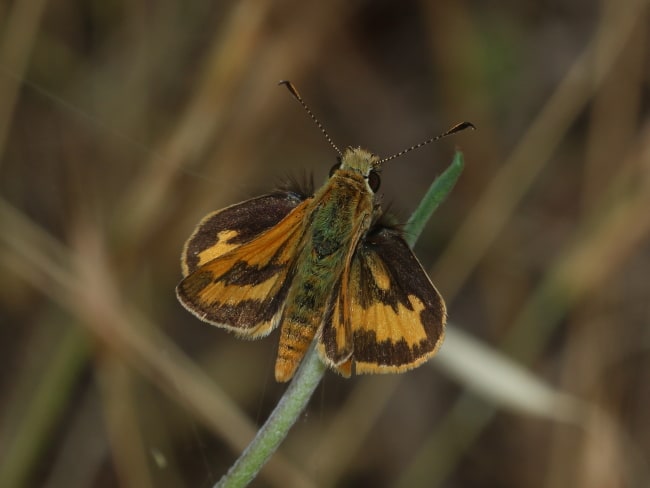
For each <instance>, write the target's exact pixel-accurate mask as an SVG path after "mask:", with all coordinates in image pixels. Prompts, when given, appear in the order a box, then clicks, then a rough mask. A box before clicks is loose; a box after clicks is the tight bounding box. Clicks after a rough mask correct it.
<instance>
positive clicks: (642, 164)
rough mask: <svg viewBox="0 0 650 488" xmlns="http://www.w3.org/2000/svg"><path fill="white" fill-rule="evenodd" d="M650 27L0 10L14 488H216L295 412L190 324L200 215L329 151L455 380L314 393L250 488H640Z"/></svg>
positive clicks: (307, 9)
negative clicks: (363, 203) (278, 420)
mask: <svg viewBox="0 0 650 488" xmlns="http://www.w3.org/2000/svg"><path fill="white" fill-rule="evenodd" d="M648 18H649V17H648V2H647V1H642V0H625V1H623V2H615V1H613V0H603V1H602V2H599V1H587V0H547V1H536V2H535V1H527V2H516V1H508V0H502V1H493V2H478V1H456V2H433V1H419V2H412V1H407V2H396V1H393V2H391V1H384V0H381V1H375V2H371V1H340V0H335V1H331V2H298V1H291V0H281V1H277V2H265V1H262V0H243V1H239V2H235V1H216V2H215V1H207V0H199V1H195V2H181V1H179V0H159V1H153V2H152V1H138V0H136V1H131V2H117V1H113V0H95V1H93V0H89V1H67V2H46V1H44V0H20V1H13V2H12V1H9V2H6V1H5V2H0V303H1V305H0V324H1V327H0V357H1V358H2V359H1V362H0V486H3V487H5V486H6V487H20V486H44V487H63V486H65V487H69V486H74V487H113V486H120V487H148V486H159V487H163V486H165V487H166V486H169V487H177V486H193V487H207V486H212V484H213V483H214V482H216V481H217V480H218V479H219V478H220V477H221V475H222V474H223V473H224V472H225V471H226V470H227V468H228V467H229V466H230V465H231V463H232V462H233V461H234V460H235V459H236V457H237V456H238V454H239V452H241V450H242V449H243V448H244V447H245V446H246V445H247V443H248V442H249V441H250V440H251V438H252V436H253V435H254V432H255V430H256V429H257V426H259V425H261V424H262V423H263V422H264V420H265V419H266V417H267V416H268V414H269V412H270V411H271V410H272V408H273V407H274V405H275V404H276V402H277V401H278V399H279V398H280V397H281V395H282V393H283V392H284V390H285V388H286V385H279V384H276V383H275V381H274V380H273V363H274V360H275V354H276V350H277V341H278V337H277V333H274V334H272V335H271V336H270V337H268V338H266V339H265V340H260V341H254V342H248V341H241V340H238V339H236V338H234V337H233V336H232V335H231V334H228V333H227V332H225V331H223V330H220V329H217V328H215V327H211V326H209V325H207V324H203V323H201V322H199V321H198V320H197V319H195V318H194V317H193V316H191V315H190V314H189V313H187V312H186V311H185V310H184V309H182V307H181V306H180V305H179V304H178V303H177V301H176V299H175V296H174V287H175V285H176V283H177V282H178V281H179V279H180V263H179V257H180V252H181V248H182V246H183V243H184V241H185V240H186V239H187V237H188V236H189V235H190V233H191V232H192V230H193V228H194V226H195V225H196V223H197V222H198V221H199V220H200V219H201V217H202V216H203V215H204V214H206V213H208V212H209V211H212V210H215V209H219V208H222V207H224V206H226V205H229V204H232V203H235V202H239V201H242V200H245V199H247V198H249V197H252V196H255V195H259V194H262V193H264V192H267V191H269V190H270V189H272V188H273V187H274V185H276V184H277V183H279V182H281V181H282V180H283V179H284V178H285V177H286V176H287V175H295V176H297V177H299V178H301V177H302V176H303V175H311V174H313V175H314V179H315V182H316V183H317V184H320V183H321V182H322V181H324V178H325V177H326V175H327V172H328V170H329V168H330V167H331V166H332V165H333V163H334V162H335V157H336V154H335V153H334V152H333V151H332V149H331V147H330V146H329V145H328V144H327V142H326V141H325V140H324V138H323V137H322V135H321V134H320V133H319V131H318V129H317V128H316V127H315V126H314V125H313V124H312V122H311V121H310V120H309V119H308V117H307V116H306V114H305V113H304V112H303V111H302V109H301V108H300V106H299V105H298V104H297V103H296V102H295V100H293V99H292V98H291V96H290V95H289V94H288V93H287V91H286V89H284V88H282V87H278V86H277V82H278V81H279V80H281V79H289V80H291V81H293V82H294V83H295V84H296V86H297V87H298V89H299V90H300V92H301V95H302V96H303V98H304V99H305V100H306V101H307V103H308V104H309V105H310V106H311V108H312V109H313V111H314V112H315V113H316V114H317V115H318V116H319V118H320V119H321V120H322V122H323V124H324V125H325V126H326V127H327V129H328V130H329V132H330V134H331V136H332V138H333V139H334V141H335V142H336V143H337V144H338V145H339V146H340V147H344V146H347V145H354V146H357V145H361V146H363V147H366V148H368V149H370V150H372V151H373V152H376V153H377V154H379V155H380V156H388V155H390V154H393V153H395V152H398V151H399V150H401V149H404V148H405V147H408V146H410V145H411V144H414V143H417V142H420V141H422V140H425V139H427V138H429V137H431V136H433V135H435V134H438V133H441V132H443V131H444V130H445V129H446V128H448V127H449V126H451V125H452V124H454V123H456V122H460V121H463V120H469V121H471V122H473V123H474V124H475V125H476V126H477V128H478V130H476V131H467V132H464V133H462V134H459V135H457V136H454V137H450V138H447V139H445V140H443V141H441V142H439V143H436V144H433V145H429V146H426V147H424V148H422V149H419V150H418V151H414V152H412V153H410V154H408V155H407V156H404V157H402V158H400V159H398V160H395V161H393V162H391V163H390V164H387V165H386V166H385V167H384V170H383V175H382V176H383V181H382V189H381V191H382V193H383V194H384V202H386V203H389V202H390V204H391V210H392V211H393V213H395V214H396V215H397V216H398V218H399V219H400V220H401V221H406V219H408V216H409V214H410V212H411V211H412V210H413V209H414V208H415V206H416V205H417V203H418V201H419V200H420V198H421V197H422V195H423V194H424V192H425V191H426V189H427V187H428V185H429V184H430V182H431V181H433V180H434V179H435V177H436V175H438V174H440V173H441V172H442V171H443V170H444V169H445V168H446V167H447V166H448V164H449V163H450V162H451V160H452V156H453V153H454V150H455V148H459V149H460V150H462V151H463V153H464V156H465V163H466V166H465V170H464V173H463V174H462V176H461V179H460V181H459V183H458V185H457V187H456V188H455V189H454V191H453V193H452V194H451V195H450V197H449V198H448V199H447V201H446V202H445V203H444V204H443V205H442V206H441V208H440V209H439V210H438V211H437V213H436V214H435V215H434V218H433V219H432V221H431V223H430V224H429V225H428V226H427V229H426V230H425V232H424V234H423V235H422V237H421V238H420V240H419V242H418V244H417V246H416V253H417V255H418V256H419V258H420V260H421V261H422V263H423V265H424V267H425V269H427V270H428V272H429V273H430V276H431V277H432V280H433V282H434V283H435V284H436V286H437V287H438V289H439V290H440V291H441V293H442V294H443V296H444V297H445V298H446V300H447V303H448V308H449V316H450V325H449V328H448V329H449V334H448V339H447V341H446V342H445V344H444V345H443V348H442V350H441V352H440V354H439V355H438V356H437V357H436V358H435V359H434V360H432V361H431V362H430V363H429V364H427V365H425V366H423V367H420V368H418V369H417V370H414V371H411V372H409V373H406V374H403V375H398V376H374V377H372V376H365V377H364V376H362V377H357V378H352V379H350V380H345V379H342V378H340V377H338V376H336V375H335V374H333V373H331V372H330V373H327V374H326V376H325V378H324V380H323V381H322V383H321V385H320V386H319V388H318V389H317V390H316V393H315V395H314V397H313V398H312V400H311V402H310V405H309V407H308V409H307V410H306V412H305V413H304V414H303V415H302V417H301V419H300V421H299V422H298V424H297V425H296V426H295V427H294V428H293V430H292V431H291V432H290V434H289V437H288V438H287V440H286V442H285V443H284V444H283V445H282V447H281V448H280V450H279V451H278V453H277V454H276V455H275V456H274V457H273V459H272V461H271V463H269V465H268V466H267V467H266V468H265V469H264V470H263V471H262V473H261V474H260V476H259V477H258V478H257V479H256V480H255V481H254V483H253V486H259V487H267V486H273V487H287V486H292V487H293V486H297V487H303V486H311V487H316V486H317V487H327V486H337V487H353V486H354V487H356V486H374V487H379V486H381V487H383V486H386V487H416V486H422V487H434V486H435V487H438V486H441V487H461V486H462V487H521V486H526V487H568V486H571V487H590V488H592V487H637V486H639V487H640V486H648V485H649V484H650V475H649V473H650V469H649V467H648V463H649V461H650V455H649V452H650V420H649V417H648V412H649V411H650V328H649V327H648V324H649V320H650V287H649V279H648V277H649V276H650V239H649V237H650V218H649V212H650V123H649V121H650V119H649V118H648V112H649V107H650V104H649V101H650V98H649V95H650V91H649V89H648V87H649V85H648V81H649V75H650V71H649V66H650V63H649V62H648V60H649V59H650V56H648V52H649V50H648V48H649V47H650V45H649V41H648V26H649V25H650V24H649V23H648Z"/></svg>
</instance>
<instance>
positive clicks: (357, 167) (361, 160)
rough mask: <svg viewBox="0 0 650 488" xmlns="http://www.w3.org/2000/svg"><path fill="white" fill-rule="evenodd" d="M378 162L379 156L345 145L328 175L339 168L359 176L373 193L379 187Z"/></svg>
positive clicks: (331, 174)
mask: <svg viewBox="0 0 650 488" xmlns="http://www.w3.org/2000/svg"><path fill="white" fill-rule="evenodd" d="M379 162H380V161H379V157H377V155H375V154H373V153H371V152H370V151H367V150H365V149H362V148H360V147H347V148H346V149H345V151H343V154H342V155H341V156H340V157H339V162H338V163H337V164H336V165H335V166H334V167H333V168H332V170H331V171H330V176H333V175H334V173H335V172H337V171H339V170H340V171H342V172H349V173H353V174H355V175H357V176H361V177H362V178H363V179H365V180H366V182H367V183H368V186H369V187H370V189H371V190H372V191H373V193H374V192H376V191H377V190H378V189H379V173H378V170H379Z"/></svg>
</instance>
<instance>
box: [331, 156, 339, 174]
mask: <svg viewBox="0 0 650 488" xmlns="http://www.w3.org/2000/svg"><path fill="white" fill-rule="evenodd" d="M340 167H341V158H340V157H339V158H336V164H335V165H334V166H332V167H331V168H330V178H331V177H332V176H333V175H334V172H335V171H336V170H337V169H339V168H340Z"/></svg>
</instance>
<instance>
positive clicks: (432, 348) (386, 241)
mask: <svg viewBox="0 0 650 488" xmlns="http://www.w3.org/2000/svg"><path fill="white" fill-rule="evenodd" d="M347 282H348V290H347V295H349V297H350V298H349V300H350V303H349V305H345V304H344V302H343V301H342V299H339V303H340V304H341V305H340V306H341V307H343V306H344V305H345V308H342V310H341V312H342V313H338V314H337V315H333V316H332V317H333V319H332V320H330V321H329V322H325V323H324V326H323V331H322V334H321V341H322V345H321V354H324V355H326V356H327V357H328V358H330V361H331V362H332V363H335V364H336V362H335V361H336V359H337V358H338V359H340V358H341V357H342V355H341V354H340V353H341V352H342V351H345V350H346V349H347V348H349V345H348V343H349V341H352V352H351V356H350V357H349V359H347V360H344V361H343V362H340V363H339V364H338V365H337V369H338V370H339V372H340V373H341V374H342V375H344V376H349V375H350V372H351V367H352V363H354V369H355V372H356V373H358V374H360V373H400V372H403V371H406V370H408V369H411V368H414V367H416V366H418V365H420V364H422V363H423V362H424V361H426V360H427V359H429V358H430V357H431V356H433V355H434V354H435V352H436V351H437V349H438V348H439V347H440V344H441V343H442V340H443V337H444V327H445V322H446V309H445V303H444V301H443V299H442V297H441V296H440V294H439V293H438V291H437V290H436V288H435V287H434V286H433V284H432V283H431V281H430V280H429V277H428V276H427V274H426V273H425V271H424V270H423V269H422V266H421V265H420V263H419V261H418V260H417V258H416V257H415V255H414V254H413V252H412V251H411V249H410V248H409V246H408V244H406V242H405V241H404V239H403V238H402V236H401V234H400V233H399V232H398V231H397V230H394V229H390V228H378V229H374V230H371V231H370V232H369V233H368V235H367V236H366V238H365V239H364V240H363V241H362V242H360V243H359V246H358V248H357V251H356V254H355V255H354V257H353V259H352V261H351V263H350V270H349V275H348V277H347ZM346 329H348V330H349V331H345V332H344V330H346ZM340 337H345V340H343V341H340V340H339V341H336V340H334V338H340ZM350 337H351V338H350ZM341 344H342V345H343V346H344V347H341ZM336 353H339V355H337V354H336Z"/></svg>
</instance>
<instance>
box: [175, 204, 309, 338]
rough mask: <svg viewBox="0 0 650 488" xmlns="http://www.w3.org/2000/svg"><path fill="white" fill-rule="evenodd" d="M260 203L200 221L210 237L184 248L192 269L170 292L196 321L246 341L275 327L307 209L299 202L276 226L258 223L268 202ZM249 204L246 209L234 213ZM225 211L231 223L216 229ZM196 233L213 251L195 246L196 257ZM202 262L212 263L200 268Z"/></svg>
mask: <svg viewBox="0 0 650 488" xmlns="http://www.w3.org/2000/svg"><path fill="white" fill-rule="evenodd" d="M260 199H266V202H260V201H259V200H260ZM260 199H254V200H249V201H248V202H244V203H242V204H239V205H236V206H234V207H229V208H228V209H226V210H224V211H222V212H219V213H216V214H213V215H211V216H208V217H207V218H206V219H205V220H204V221H203V224H206V225H210V226H212V228H211V229H210V231H207V230H205V231H203V232H202V231H201V230H200V229H199V230H197V232H195V234H194V235H193V236H192V237H191V238H190V241H189V242H188V245H187V246H186V249H187V250H188V252H187V253H186V255H187V256H197V258H198V263H197V265H196V266H193V265H188V271H189V274H188V275H187V276H186V277H185V278H184V279H183V280H182V281H181V283H180V284H179V285H178V286H177V288H176V294H177V296H178V299H179V300H180V302H181V303H182V304H183V306H185V308H187V309H188V310H189V311H190V312H192V313H193V314H194V315H196V316H197V317H198V318H200V319H201V320H204V321H206V322H210V323H212V324H215V325H218V326H220V327H224V328H226V329H230V330H232V331H234V332H236V333H237V334H239V335H242V336H247V337H251V338H254V337H259V336H263V335H266V334H268V333H269V332H270V331H271V330H273V329H274V328H275V327H276V326H277V325H278V321H279V318H280V315H281V312H282V307H283V305H284V301H285V298H286V294H287V290H288V287H289V285H290V282H291V275H292V272H293V271H292V266H291V264H292V262H293V257H294V256H295V254H296V250H297V246H298V245H299V243H300V240H301V237H302V234H303V232H304V224H305V213H306V208H307V207H308V205H309V200H306V201H303V202H301V203H299V204H298V205H297V206H295V208H293V210H290V211H289V212H288V214H286V216H284V218H282V219H281V220H280V221H279V222H275V223H272V222H271V219H268V218H267V219H266V220H264V219H263V222H262V223H260V222H258V221H257V218H258V217H261V216H262V213H263V212H265V211H266V207H264V206H263V205H261V203H268V202H269V200H268V196H267V197H260ZM251 202H254V203H253V205H252V206H251V207H249V208H237V207H243V206H246V205H247V204H249V203H251ZM275 203H278V202H275ZM279 203H283V204H284V202H279ZM285 205H287V204H285ZM280 207H281V205H279V206H276V208H275V210H274V211H275V212H276V215H277V214H278V213H281V211H280ZM284 208H286V206H285V207H284ZM228 210H231V211H236V212H237V213H236V214H234V213H232V214H231V215H236V216H237V218H236V219H235V218H230V219H228V218H227V217H228V215H226V216H225V217H226V218H225V219H224V220H223V221H225V222H229V223H228V225H222V226H220V225H218V222H219V221H218V218H220V214H222V213H223V212H226V211H228ZM242 215H245V216H246V218H243V217H242ZM221 217H223V216H221ZM247 219H249V220H251V221H253V222H250V223H251V225H250V226H246V225H245V224H246V222H245V221H246V220H247ZM252 228H255V229H257V231H256V232H253V231H251V229H252ZM259 229H262V230H261V232H260V231H259ZM199 232H202V233H203V234H204V235H205V236H206V238H207V237H210V236H211V238H212V240H213V242H214V244H213V247H217V248H218V249H217V250H214V249H212V248H210V247H206V248H205V249H202V250H201V246H199V245H198V244H196V247H195V249H197V250H198V252H193V251H192V249H193V246H194V245H195V244H193V239H194V241H195V242H196V243H198V241H199V240H201V239H204V237H203V236H198V237H197V233H199ZM215 235H216V237H215ZM203 242H206V241H205V240H204V241H203ZM218 251H225V252H218ZM212 256H214V257H212ZM207 257H212V259H209V260H208V261H207V262H205V259H207Z"/></svg>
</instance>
